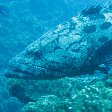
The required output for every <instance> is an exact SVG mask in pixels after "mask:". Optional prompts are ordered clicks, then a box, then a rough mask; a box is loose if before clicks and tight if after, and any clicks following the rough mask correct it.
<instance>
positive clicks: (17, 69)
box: [4, 5, 112, 80]
mask: <svg viewBox="0 0 112 112" xmlns="http://www.w3.org/2000/svg"><path fill="white" fill-rule="evenodd" d="M103 8H104V6H100V5H98V6H96V7H94V6H92V7H90V8H88V9H85V10H83V11H82V12H81V14H80V15H77V16H75V17H73V18H72V19H70V20H69V21H67V22H64V23H62V24H60V25H58V26H56V27H55V28H53V29H52V30H50V31H49V32H47V33H46V34H44V35H43V36H42V37H40V38H39V39H37V40H36V41H35V42H34V43H32V44H31V45H29V46H28V47H27V48H26V49H25V50H24V51H23V52H21V53H20V54H18V55H17V56H15V57H14V58H13V59H12V60H10V62H9V68H8V69H7V70H6V72H5V74H4V75H5V76H6V77H7V78H20V79H32V80H55V79H60V78H64V77H75V76H80V75H84V74H90V75H91V74H94V72H95V71H96V70H100V71H101V72H103V73H107V72H108V68H109V66H111V64H112V35H111V31H112V13H111V12H109V11H108V12H107V11H106V12H104V11H103V12H102V10H103ZM99 15H100V16H99ZM101 15H102V16H101ZM90 16H91V17H90ZM95 16H97V17H96V18H95ZM91 18H93V19H91ZM102 64H104V65H105V67H104V68H106V69H101V68H102V67H100V65H102Z"/></svg>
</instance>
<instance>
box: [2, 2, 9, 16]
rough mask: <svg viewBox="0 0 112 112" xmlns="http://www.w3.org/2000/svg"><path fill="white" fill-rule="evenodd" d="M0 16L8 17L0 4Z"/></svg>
mask: <svg viewBox="0 0 112 112" xmlns="http://www.w3.org/2000/svg"><path fill="white" fill-rule="evenodd" d="M0 14H2V15H4V16H8V14H7V12H6V11H5V10H4V8H3V6H2V5H1V4H0Z"/></svg>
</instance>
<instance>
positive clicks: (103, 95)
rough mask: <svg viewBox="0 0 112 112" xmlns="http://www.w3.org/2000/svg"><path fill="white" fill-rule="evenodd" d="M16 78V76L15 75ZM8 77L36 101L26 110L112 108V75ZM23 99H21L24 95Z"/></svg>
mask: <svg viewBox="0 0 112 112" xmlns="http://www.w3.org/2000/svg"><path fill="white" fill-rule="evenodd" d="M11 80H13V79H11ZM11 80H10V81H8V83H9V85H10V88H11V87H12V86H14V85H15V84H19V85H21V86H22V87H23V88H24V93H23V94H24V95H26V96H27V97H29V98H30V99H33V100H35V101H29V102H28V103H26V104H25V106H24V108H23V110H22V111H23V112H111V111H112V100H111V99H112V86H111V85H112V76H111V75H106V76H105V77H104V78H102V79H100V78H72V79H70V78H64V79H61V80H55V81H24V80H15V82H13V81H11ZM20 100H21V99H20Z"/></svg>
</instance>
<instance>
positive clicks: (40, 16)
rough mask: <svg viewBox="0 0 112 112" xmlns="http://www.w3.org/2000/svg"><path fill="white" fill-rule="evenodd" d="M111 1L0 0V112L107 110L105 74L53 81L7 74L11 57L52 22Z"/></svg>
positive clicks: (111, 98) (110, 109) (109, 97)
mask: <svg viewBox="0 0 112 112" xmlns="http://www.w3.org/2000/svg"><path fill="white" fill-rule="evenodd" d="M111 2H112V0H100V1H98V0H3V1H2V0H1V1H0V68H1V69H0V74H1V75H0V112H112V75H110V74H111V73H112V70H110V71H109V75H107V76H106V75H105V74H103V73H100V72H96V73H95V75H94V76H88V75H87V76H84V77H83V76H82V77H80V76H79V77H78V78H70V79H69V78H65V79H59V80H56V81H55V80H53V81H35V80H21V79H20V80H19V79H8V78H5V77H4V76H3V74H4V71H5V69H6V68H7V66H8V65H7V64H8V62H9V60H10V59H12V58H13V57H14V56H16V55H17V54H18V53H20V52H22V50H24V49H25V48H26V47H27V46H28V45H30V44H31V43H32V42H34V41H35V40H37V39H38V38H39V37H41V36H42V35H43V34H44V33H46V32H47V31H49V30H51V29H52V28H54V27H55V26H56V25H58V24H60V23H62V22H64V21H67V20H69V19H70V18H71V17H73V16H75V15H77V13H79V12H80V11H81V10H83V9H85V8H86V7H90V6H91V5H94V4H99V3H101V4H111Z"/></svg>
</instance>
